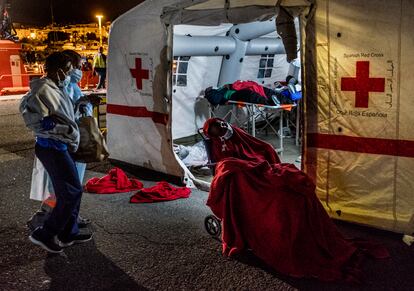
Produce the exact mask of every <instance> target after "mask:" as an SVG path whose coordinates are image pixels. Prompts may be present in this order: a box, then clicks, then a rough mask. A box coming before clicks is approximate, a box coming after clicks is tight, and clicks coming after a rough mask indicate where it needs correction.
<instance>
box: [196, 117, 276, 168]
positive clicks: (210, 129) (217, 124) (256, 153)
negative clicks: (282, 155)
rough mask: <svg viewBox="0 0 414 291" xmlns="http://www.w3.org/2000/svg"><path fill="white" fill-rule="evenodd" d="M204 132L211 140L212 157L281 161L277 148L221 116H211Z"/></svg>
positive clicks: (271, 162) (204, 127)
mask: <svg viewBox="0 0 414 291" xmlns="http://www.w3.org/2000/svg"><path fill="white" fill-rule="evenodd" d="M203 133H204V135H205V136H207V138H209V140H210V144H211V147H210V149H209V150H210V158H211V160H212V162H220V161H221V160H223V159H224V158H230V157H232V158H238V159H242V160H249V161H254V160H257V161H259V160H266V161H268V162H269V163H270V164H273V163H280V159H279V156H278V155H277V153H276V151H275V149H274V148H273V147H272V146H271V145H270V144H268V143H267V142H264V141H261V140H259V139H257V138H255V137H253V136H251V135H250V134H248V133H246V132H245V131H243V130H242V129H240V128H237V127H235V126H232V125H230V124H229V123H228V122H226V121H224V120H223V119H220V118H210V119H208V120H207V121H206V122H205V123H204V126H203Z"/></svg>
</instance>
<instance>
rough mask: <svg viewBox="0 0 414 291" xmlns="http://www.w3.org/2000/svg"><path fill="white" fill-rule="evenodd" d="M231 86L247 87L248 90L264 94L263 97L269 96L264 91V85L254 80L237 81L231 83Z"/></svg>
mask: <svg viewBox="0 0 414 291" xmlns="http://www.w3.org/2000/svg"><path fill="white" fill-rule="evenodd" d="M231 88H232V89H233V90H243V89H247V90H250V91H253V92H256V93H258V94H260V95H262V96H263V97H265V98H267V95H266V93H265V92H264V90H263V87H262V86H261V85H259V84H257V83H256V82H254V81H236V82H234V83H233V84H231Z"/></svg>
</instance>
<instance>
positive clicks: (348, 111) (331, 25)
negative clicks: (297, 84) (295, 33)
mask: <svg viewBox="0 0 414 291" xmlns="http://www.w3.org/2000/svg"><path fill="white" fill-rule="evenodd" d="M366 11H370V13H366ZM413 12H414V7H413V4H412V3H410V2H409V1H401V2H392V3H390V2H387V3H385V2H380V3H378V2H377V1H373V0H366V1H356V0H355V1H351V3H349V1H348V2H347V3H343V1H325V0H318V10H317V12H316V14H315V15H316V18H315V19H314V23H315V28H316V38H315V43H314V45H315V48H316V52H317V56H315V59H314V60H315V61H316V63H317V87H316V88H317V95H316V97H317V98H314V99H312V97H313V96H312V95H309V94H306V98H307V99H306V101H307V102H306V105H305V111H306V116H307V118H306V123H307V124H306V135H305V143H307V148H306V150H305V157H304V162H305V169H306V170H307V172H308V173H310V174H311V176H312V174H313V176H314V177H315V178H316V179H315V180H316V184H317V195H318V197H319V198H320V199H321V200H322V202H324V205H325V207H326V209H327V210H328V212H329V213H330V215H332V216H333V217H336V218H339V219H344V220H348V221H354V222H358V223H362V224H367V225H371V226H375V227H378V228H384V229H388V230H394V231H401V232H410V231H411V232H412V231H413V230H414V223H413V217H414V215H413V212H414V211H413V209H414V199H413V197H412V195H411V194H410V193H411V192H412V190H411V189H412V188H413V185H412V184H413V182H411V181H412V180H413V179H412V177H413V176H414V167H413V157H412V154H410V152H411V150H410V149H409V148H400V147H404V146H407V147H410V146H411V144H412V142H413V141H414V140H413V135H414V132H413V131H412V130H410V126H411V124H413V121H414V120H413V119H414V115H413V114H412V113H411V112H410V109H412V107H413V106H414V103H413V99H412V98H410V96H411V95H412V94H411V92H412V91H413V89H414V88H413V86H414V85H412V84H413V82H410V81H409V79H410V74H411V72H410V68H411V67H412V66H413V64H414V58H413V56H412V54H411V50H412V47H413V44H414V43H413V38H412V37H411V32H410V30H411V29H412V26H413V21H414V20H413V19H414V18H413ZM307 29H308V31H309V29H310V27H308V28H307ZM307 36H308V39H307V40H306V41H307V42H306V45H307V48H308V50H309V47H310V45H312V36H313V35H312V34H308V35H307ZM308 50H306V52H307V51H308ZM309 63H310V64H311V63H312V58H311V57H310V56H309V55H307V56H305V76H306V77H307V80H305V82H307V83H306V84H307V86H306V88H305V90H309V89H312V86H313V85H312V84H310V86H308V85H309V83H311V80H309V76H311V73H312V71H313V69H314V68H312V66H306V65H307V64H309ZM358 75H359V76H361V75H362V76H363V77H362V78H361V79H360V80H362V81H363V82H365V83H363V82H361V83H358V84H356V82H357V80H356V79H357V76H358ZM411 75H412V74H411ZM344 79H346V80H345V81H344ZM352 79H353V80H352ZM372 79H373V80H372ZM380 79H382V80H381V81H379V80H380ZM360 80H359V81H360ZM371 81H374V82H371ZM367 84H368V85H367ZM345 85H346V86H345ZM357 90H359V91H361V92H359V93H358V96H357V94H356V91H357ZM364 90H365V92H364ZM366 91H368V94H365V93H367V92H366ZM364 95H367V96H365V97H368V98H367V100H368V102H366V100H365V101H364V102H362V103H361V102H360V99H359V98H361V97H364ZM357 99H359V101H357ZM315 105H317V106H316V107H314V106H315ZM315 109H316V110H315ZM312 110H315V111H313V112H312ZM312 113H316V114H313V115H312ZM315 136H316V137H319V138H321V140H322V139H327V138H330V137H332V138H333V140H336V142H349V141H352V140H353V139H354V138H356V139H358V138H362V139H361V143H359V140H358V145H359V146H360V147H359V148H357V147H355V144H354V145H352V144H348V145H337V144H335V145H334V146H333V145H332V147H331V148H329V147H328V148H325V149H322V148H319V149H317V148H314V147H312V146H321V144H322V143H321V142H320V141H321V140H319V143H318V142H316V143H315V140H312V139H314V138H315ZM337 136H339V137H343V138H341V139H338V138H336V137H337ZM311 137H312V138H311ZM375 140H376V141H377V142H376V143H375V144H374V143H373V142H374V141H375ZM364 142H366V146H368V147H372V146H375V151H374V152H377V153H378V154H372V152H373V151H372V149H374V148H366V146H365V145H364ZM312 143H313V144H312ZM327 144H329V142H328V143H327ZM309 145H311V146H309ZM341 147H342V148H343V149H345V148H347V149H349V150H346V151H344V150H340V149H341ZM390 147H392V148H390ZM370 152H371V153H370ZM393 155H395V156H393ZM313 163H315V164H316V171H315V167H312V164H313ZM312 171H313V173H312Z"/></svg>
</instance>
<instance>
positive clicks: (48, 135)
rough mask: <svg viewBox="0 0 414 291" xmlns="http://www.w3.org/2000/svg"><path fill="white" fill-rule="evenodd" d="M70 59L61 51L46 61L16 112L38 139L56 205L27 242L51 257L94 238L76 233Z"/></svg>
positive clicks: (78, 199)
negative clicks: (43, 73) (66, 89)
mask: <svg viewBox="0 0 414 291" xmlns="http://www.w3.org/2000/svg"><path fill="white" fill-rule="evenodd" d="M72 69H73V67H72V63H71V60H70V58H69V57H68V56H67V55H65V54H63V53H59V52H55V53H52V54H51V55H49V56H48V57H47V58H46V63H45V70H46V76H44V77H43V78H40V79H36V80H33V81H32V82H31V83H30V91H29V92H28V93H27V94H26V95H25V96H24V97H23V98H22V101H21V103H20V112H21V113H22V116H23V119H24V121H25V123H26V126H27V127H28V128H30V129H31V130H32V131H33V132H34V135H35V137H36V145H35V154H36V156H37V158H38V159H39V160H40V161H41V162H42V164H43V166H44V167H45V169H46V171H47V173H48V174H49V176H50V178H51V181H52V184H53V188H54V190H55V195H56V206H55V208H54V209H53V211H52V213H51V214H50V216H49V217H48V218H47V220H46V221H45V223H44V225H43V226H42V227H38V228H36V229H35V230H34V231H33V232H32V233H31V235H30V236H29V238H30V240H31V241H32V242H33V243H34V244H36V245H39V246H41V247H42V248H44V249H45V250H47V251H48V252H51V253H60V252H62V251H63V249H62V247H64V246H69V245H72V244H74V243H81V242H86V241H89V240H91V239H92V235H91V234H80V232H79V228H78V223H77V218H78V214H79V213H78V212H79V205H80V202H81V197H82V185H81V182H80V180H79V176H78V172H77V169H76V165H75V162H74V160H73V159H72V157H71V155H70V153H73V152H76V150H77V148H78V146H79V129H78V126H77V124H76V121H75V112H74V103H73V101H72V100H71V98H70V97H69V95H68V94H66V93H65V92H64V90H63V89H64V87H65V84H67V82H68V80H69V78H70V73H71V70H72Z"/></svg>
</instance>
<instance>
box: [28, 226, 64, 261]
mask: <svg viewBox="0 0 414 291" xmlns="http://www.w3.org/2000/svg"><path fill="white" fill-rule="evenodd" d="M29 239H30V241H31V242H32V243H34V244H35V245H38V246H40V247H42V248H43V249H45V250H46V251H48V252H49V253H53V254H58V253H61V252H63V249H62V247H60V246H59V245H58V244H57V243H56V242H55V240H54V238H47V237H46V236H45V235H44V233H43V229H42V228H41V227H38V228H36V229H35V230H34V231H33V232H32V233H31V234H30V236H29Z"/></svg>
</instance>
